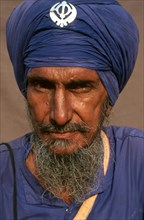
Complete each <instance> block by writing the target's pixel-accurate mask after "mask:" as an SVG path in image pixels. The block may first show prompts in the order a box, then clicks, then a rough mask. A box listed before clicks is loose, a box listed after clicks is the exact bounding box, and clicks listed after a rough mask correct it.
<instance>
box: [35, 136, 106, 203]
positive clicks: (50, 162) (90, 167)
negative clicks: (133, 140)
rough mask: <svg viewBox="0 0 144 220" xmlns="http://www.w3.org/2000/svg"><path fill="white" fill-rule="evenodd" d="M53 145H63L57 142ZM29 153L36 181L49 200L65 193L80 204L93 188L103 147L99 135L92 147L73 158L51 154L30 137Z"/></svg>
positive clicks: (86, 147)
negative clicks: (42, 184) (30, 151)
mask: <svg viewBox="0 0 144 220" xmlns="http://www.w3.org/2000/svg"><path fill="white" fill-rule="evenodd" d="M60 142H61V143H60ZM55 144H59V145H60V144H62V145H64V144H65V143H64V142H63V140H61V141H60V140H58V143H55ZM66 145H68V143H66ZM67 147H68V146H67ZM31 149H32V151H33V152H34V154H35V163H36V169H37V172H38V177H39V179H41V181H42V182H43V183H44V186H45V190H46V191H48V192H49V193H50V195H51V196H56V197H59V195H62V194H63V193H66V194H67V195H68V196H69V197H70V198H71V199H75V200H76V201H77V202H79V203H81V202H82V200H83V198H84V197H85V195H86V194H87V193H90V192H91V190H92V189H94V188H97V180H96V176H97V173H98V170H99V168H100V167H101V166H102V163H103V144H102V140H101V137H100V135H99V133H98V135H97V136H96V137H95V139H94V141H93V143H92V144H90V145H89V146H84V147H81V148H80V149H78V151H77V152H75V153H73V154H68V155H56V154H54V153H52V152H51V151H49V150H48V149H49V147H48V146H47V144H45V143H44V142H43V141H42V140H40V139H39V138H38V137H37V136H36V135H33V136H32V137H31ZM60 197H61V196H60Z"/></svg>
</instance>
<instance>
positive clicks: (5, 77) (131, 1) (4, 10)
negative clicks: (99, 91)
mask: <svg viewBox="0 0 144 220" xmlns="http://www.w3.org/2000/svg"><path fill="white" fill-rule="evenodd" d="M19 2H21V1H20V0H0V141H8V140H11V139H14V138H16V137H18V136H21V135H23V134H24V133H26V132H28V131H29V130H30V128H29V125H28V122H27V116H26V107H25V101H24V98H23V96H22V95H21V93H20V92H19V90H18V88H17V85H16V82H15V79H14V76H13V69H12V66H11V63H10V61H9V58H8V54H7V51H6V45H5V22H6V18H7V17H8V15H9V14H10V12H11V10H12V9H13V8H14V7H15V6H16V5H17V4H18V3H19ZM119 2H120V3H121V4H122V5H123V6H124V7H125V8H126V9H127V10H128V11H129V12H130V13H131V14H132V15H133V17H134V19H135V21H136V23H137V25H138V27H139V30H140V48H139V56H138V60H137V63H136V66H135V69H134V72H133V75H132V77H131V79H130V80H129V82H128V84H127V86H126V88H125V89H124V91H123V92H122V94H121V95H120V98H119V100H118V101H117V103H116V105H115V107H114V109H113V113H112V117H111V124H114V125H126V126H131V127H136V128H140V129H144V113H143V112H144V64H143V62H144V61H143V60H144V56H143V52H144V48H143V37H144V36H143V31H144V29H143V28H144V23H143V21H144V17H143V15H144V9H143V8H144V2H143V0H140V1H139V0H123V1H122V0H120V1H119Z"/></svg>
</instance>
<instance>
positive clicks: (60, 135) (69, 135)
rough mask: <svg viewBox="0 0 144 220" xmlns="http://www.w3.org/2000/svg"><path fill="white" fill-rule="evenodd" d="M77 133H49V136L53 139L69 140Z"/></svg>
mask: <svg viewBox="0 0 144 220" xmlns="http://www.w3.org/2000/svg"><path fill="white" fill-rule="evenodd" d="M76 133H77V132H76V131H67V132H49V136H50V137H51V138H54V139H70V138H72V137H73V136H74V135H75V134H76Z"/></svg>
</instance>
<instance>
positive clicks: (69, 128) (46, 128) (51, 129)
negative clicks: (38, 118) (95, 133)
mask: <svg viewBox="0 0 144 220" xmlns="http://www.w3.org/2000/svg"><path fill="white" fill-rule="evenodd" d="M89 130H90V129H89V128H88V126H87V125H85V124H77V123H68V124H65V125H63V126H59V125H56V124H55V125H54V124H48V125H46V124H41V125H40V126H39V131H40V132H42V133H64V132H74V131H80V132H88V131H89Z"/></svg>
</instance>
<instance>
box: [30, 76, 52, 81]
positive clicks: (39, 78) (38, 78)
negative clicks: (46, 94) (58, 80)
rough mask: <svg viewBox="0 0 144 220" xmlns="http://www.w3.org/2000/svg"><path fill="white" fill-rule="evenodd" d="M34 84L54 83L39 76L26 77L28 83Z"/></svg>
mask: <svg viewBox="0 0 144 220" xmlns="http://www.w3.org/2000/svg"><path fill="white" fill-rule="evenodd" d="M35 82H40V83H41V82H42V83H54V82H55V81H53V80H49V79H47V78H45V77H41V76H29V77H28V83H35Z"/></svg>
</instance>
